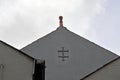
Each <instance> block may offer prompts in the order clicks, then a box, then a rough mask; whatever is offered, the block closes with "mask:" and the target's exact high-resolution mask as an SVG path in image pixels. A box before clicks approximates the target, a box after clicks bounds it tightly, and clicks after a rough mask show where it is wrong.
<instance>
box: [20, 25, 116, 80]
mask: <svg viewBox="0 0 120 80" xmlns="http://www.w3.org/2000/svg"><path fill="white" fill-rule="evenodd" d="M61 47H64V48H65V50H69V52H65V55H67V56H69V58H68V59H65V60H66V61H62V59H61V58H58V56H59V55H62V53H58V50H61ZM22 51H24V52H26V53H27V54H29V55H31V56H33V57H34V58H37V59H45V61H46V66H47V67H46V80H79V79H81V78H83V77H84V76H86V75H88V74H89V73H91V72H93V71H95V70H96V69H98V68H100V67H101V66H103V65H104V64H106V63H108V62H110V61H112V60H114V59H115V58H117V57H118V56H117V55H115V54H113V53H112V52H110V51H108V50H105V49H103V48H101V47H99V46H97V45H96V44H94V43H92V42H90V41H88V40H86V39H84V38H82V37H80V36H78V35H76V34H74V33H72V32H70V31H69V30H67V29H66V28H65V27H63V28H62V27H60V28H58V29H57V30H55V31H54V32H52V33H50V34H48V35H47V36H45V37H43V38H41V39H39V40H37V41H35V42H34V43H32V44H30V45H28V46H27V47H25V48H23V49H22Z"/></svg>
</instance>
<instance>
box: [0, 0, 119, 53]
mask: <svg viewBox="0 0 120 80" xmlns="http://www.w3.org/2000/svg"><path fill="white" fill-rule="evenodd" d="M119 3H120V0H0V39H1V40H2V41H4V42H6V43H8V44H10V45H12V46H14V47H16V48H18V49H21V48H22V47H25V46H26V45H28V44H30V43H32V42H33V41H35V40H37V39H38V38H41V37H42V36H44V35H46V34H48V33H50V32H52V31H54V30H55V29H56V28H57V27H58V26H59V20H58V17H59V16H60V15H62V16H63V17H64V20H63V21H64V26H65V27H67V28H68V29H69V30H71V31H73V32H74V33H76V34H78V35H80V36H83V37H85V38H86V39H89V40H90V41H92V42H94V43H96V44H98V45H100V46H102V47H104V48H106V49H108V50H110V51H112V52H114V53H116V54H118V55H120V47H119V45H120V37H119V35H120V24H119V21H120V5H119Z"/></svg>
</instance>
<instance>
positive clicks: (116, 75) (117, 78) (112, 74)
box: [83, 58, 120, 80]
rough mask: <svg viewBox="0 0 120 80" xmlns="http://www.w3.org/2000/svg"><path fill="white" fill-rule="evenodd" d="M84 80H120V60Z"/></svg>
mask: <svg viewBox="0 0 120 80" xmlns="http://www.w3.org/2000/svg"><path fill="white" fill-rule="evenodd" d="M83 80H120V58H119V59H117V60H116V61H114V62H112V63H110V64H109V65H107V66H105V67H103V68H102V69H100V70H99V71H97V72H95V73H93V74H92V75H90V76H89V77H87V78H85V79H83Z"/></svg>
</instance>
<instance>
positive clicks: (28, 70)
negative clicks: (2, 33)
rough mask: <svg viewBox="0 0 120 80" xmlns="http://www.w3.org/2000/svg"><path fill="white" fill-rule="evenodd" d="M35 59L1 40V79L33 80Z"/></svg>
mask: <svg viewBox="0 0 120 80" xmlns="http://www.w3.org/2000/svg"><path fill="white" fill-rule="evenodd" d="M33 70H34V59H32V58H30V57H29V56H26V55H25V54H24V53H22V52H21V51H19V50H17V49H15V48H13V47H11V46H9V45H7V44H6V43H3V42H1V41H0V80H32V77H33Z"/></svg>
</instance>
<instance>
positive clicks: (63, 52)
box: [58, 47, 69, 61]
mask: <svg viewBox="0 0 120 80" xmlns="http://www.w3.org/2000/svg"><path fill="white" fill-rule="evenodd" d="M61 48H62V50H58V53H62V55H61V56H58V57H59V58H62V61H65V58H69V56H66V55H65V52H69V50H65V49H64V47H61Z"/></svg>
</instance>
